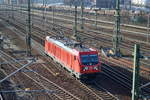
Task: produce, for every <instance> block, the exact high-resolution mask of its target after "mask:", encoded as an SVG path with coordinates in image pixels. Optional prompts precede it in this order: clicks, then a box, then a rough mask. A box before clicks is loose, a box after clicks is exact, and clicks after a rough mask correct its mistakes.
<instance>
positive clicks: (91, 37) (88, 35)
mask: <svg viewBox="0 0 150 100" xmlns="http://www.w3.org/2000/svg"><path fill="white" fill-rule="evenodd" d="M38 20H40V19H38ZM55 26H57V27H61V28H62V29H65V28H66V27H64V26H62V25H56V24H55ZM47 27H49V26H47ZM36 28H37V27H36ZM67 30H69V31H70V33H71V32H72V30H71V29H70V28H68V29H67ZM61 31H62V30H61ZM64 33H65V32H64ZM68 33H69V32H68ZM85 33H86V32H85ZM87 33H88V32H87ZM87 33H86V35H85V34H84V33H83V32H82V35H85V36H86V37H88V39H89V38H90V39H94V40H97V41H98V42H99V41H102V38H101V39H98V38H93V37H94V35H93V36H90V35H91V34H90V33H89V34H87ZM91 33H92V32H91ZM103 37H104V36H103ZM106 39H107V37H106V38H105V39H104V40H103V41H108V42H111V41H109V40H106ZM108 42H106V43H107V44H108ZM106 43H105V44H106ZM125 44H126V43H125ZM122 47H124V48H125V47H126V48H125V49H126V50H128V48H131V46H128V45H126V46H122ZM144 50H147V49H144ZM129 52H131V51H130V50H129ZM142 63H144V65H147V66H148V65H149V64H148V63H145V62H142Z"/></svg>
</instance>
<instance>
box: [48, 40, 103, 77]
mask: <svg viewBox="0 0 150 100" xmlns="http://www.w3.org/2000/svg"><path fill="white" fill-rule="evenodd" d="M74 51H75V53H74V52H73V53H71V52H69V51H67V50H65V49H64V48H62V47H60V46H59V45H57V44H55V43H53V42H51V41H48V40H45V52H46V53H47V54H49V55H51V56H53V57H55V58H56V59H57V60H58V61H59V62H60V63H61V64H63V65H65V67H67V68H69V69H72V70H73V71H74V72H78V73H80V74H88V73H96V72H100V71H101V68H100V64H101V63H100V59H99V63H98V64H97V65H94V66H99V70H94V69H92V67H94V66H88V67H89V69H90V68H91V70H88V71H83V67H85V65H81V63H80V55H81V54H98V52H97V51H96V50H93V51H90V52H80V51H77V50H74Z"/></svg>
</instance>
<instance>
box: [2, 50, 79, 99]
mask: <svg viewBox="0 0 150 100" xmlns="http://www.w3.org/2000/svg"><path fill="white" fill-rule="evenodd" d="M1 54H3V55H4V56H3V58H2V59H3V60H5V61H7V58H11V59H12V60H14V61H15V58H13V57H11V56H9V55H8V54H6V53H4V52H2V51H1ZM18 63H19V62H18ZM19 65H23V64H22V63H19ZM10 66H12V67H13V68H15V69H18V67H15V66H14V65H12V64H10ZM28 69H29V70H32V69H31V68H28ZM23 74H24V75H25V76H26V77H28V78H29V79H31V80H32V81H34V82H36V84H38V85H39V86H41V87H42V88H44V89H45V90H51V89H52V90H54V91H56V93H54V94H52V95H54V96H55V97H54V99H56V98H57V99H58V100H62V99H63V100H80V99H79V98H78V97H76V96H74V95H73V94H71V93H70V92H68V91H66V90H65V89H63V88H62V87H60V86H58V85H57V84H56V83H54V82H52V81H50V80H49V79H48V78H46V77H45V76H43V75H41V74H39V73H37V72H36V71H33V72H32V73H31V74H26V73H24V72H23ZM34 74H35V75H36V76H38V78H39V79H38V80H37V79H36V78H34V77H33V76H35V75H34ZM50 97H51V96H50Z"/></svg>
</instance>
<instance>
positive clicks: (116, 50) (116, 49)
mask: <svg viewBox="0 0 150 100" xmlns="http://www.w3.org/2000/svg"><path fill="white" fill-rule="evenodd" d="M115 17H116V19H115V27H114V34H113V50H114V54H115V56H119V55H120V48H119V44H120V40H121V35H120V0H116V13H115Z"/></svg>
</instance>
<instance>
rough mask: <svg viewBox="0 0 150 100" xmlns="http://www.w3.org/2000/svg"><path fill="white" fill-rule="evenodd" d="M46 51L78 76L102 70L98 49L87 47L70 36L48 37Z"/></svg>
mask: <svg viewBox="0 0 150 100" xmlns="http://www.w3.org/2000/svg"><path fill="white" fill-rule="evenodd" d="M45 53H46V54H47V55H49V56H51V57H52V58H53V59H54V60H56V61H57V62H58V63H60V64H61V65H62V66H63V67H65V68H66V69H67V70H68V71H70V72H71V73H72V74H73V75H74V76H75V77H77V78H84V77H87V76H93V75H96V74H98V73H99V72H101V68H100V67H101V65H100V64H101V63H100V58H99V56H98V51H96V50H94V49H92V48H87V47H85V46H82V45H80V44H78V43H77V42H75V41H73V40H69V39H68V38H59V39H58V38H54V37H53V38H52V37H50V36H47V37H46V40H45Z"/></svg>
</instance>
